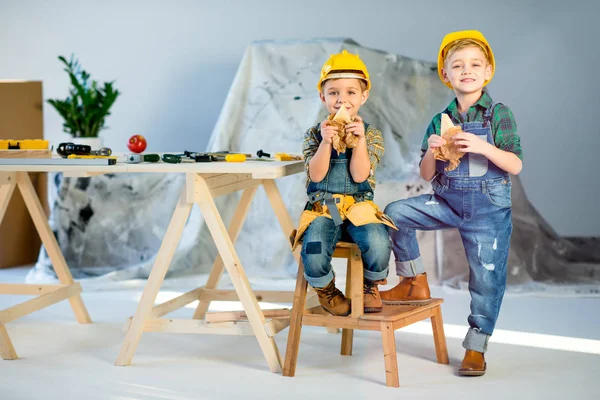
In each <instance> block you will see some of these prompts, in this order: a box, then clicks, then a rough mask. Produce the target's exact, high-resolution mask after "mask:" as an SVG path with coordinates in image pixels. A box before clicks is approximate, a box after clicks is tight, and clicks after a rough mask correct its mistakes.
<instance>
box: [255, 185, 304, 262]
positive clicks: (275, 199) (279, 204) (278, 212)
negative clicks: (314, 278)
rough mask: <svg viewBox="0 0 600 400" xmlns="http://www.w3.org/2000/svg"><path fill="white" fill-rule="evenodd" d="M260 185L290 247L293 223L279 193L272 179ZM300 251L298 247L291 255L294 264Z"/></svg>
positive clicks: (298, 258)
mask: <svg viewBox="0 0 600 400" xmlns="http://www.w3.org/2000/svg"><path fill="white" fill-rule="evenodd" d="M262 184H263V187H264V189H265V193H266V194H267V198H268V199H269V202H270V203H271V207H272V208H273V211H275V216H276V217H277V221H279V226H281V230H282V231H283V236H284V238H285V241H286V243H288V244H289V245H290V247H291V243H290V240H289V237H290V234H291V233H292V231H293V230H294V222H293V221H292V217H291V216H290V213H289V212H288V210H287V207H286V206H285V204H284V202H283V199H282V197H281V193H280V192H279V189H277V185H276V184H275V181H274V180H272V179H264V180H263V181H262ZM300 250H301V248H300V247H298V248H296V250H295V251H294V252H293V253H292V254H293V255H294V258H295V259H296V262H298V261H299V260H300Z"/></svg>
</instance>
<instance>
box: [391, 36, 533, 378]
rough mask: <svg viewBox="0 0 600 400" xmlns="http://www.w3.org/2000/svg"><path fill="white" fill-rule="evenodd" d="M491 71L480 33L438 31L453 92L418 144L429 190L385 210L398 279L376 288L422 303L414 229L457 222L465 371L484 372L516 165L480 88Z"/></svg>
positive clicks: (514, 143) (442, 66) (498, 108)
mask: <svg viewBox="0 0 600 400" xmlns="http://www.w3.org/2000/svg"><path fill="white" fill-rule="evenodd" d="M495 71H496V62H495V59H494V54H493V53H492V48H491V47H490V45H489V43H488V41H487V40H486V38H485V37H484V36H483V35H482V34H481V33H480V32H478V31H473V30H470V31H460V32H453V33H450V34H448V35H446V36H445V37H444V39H443V41H442V44H441V46H440V50H439V53H438V74H439V77H440V79H441V80H442V82H443V83H444V84H445V85H446V86H448V87H449V88H450V89H452V90H453V91H454V93H455V95H456V98H455V99H454V100H453V101H452V102H451V103H450V105H448V107H447V108H446V109H445V110H444V111H443V112H442V113H440V114H437V115H436V116H435V117H434V118H433V120H432V121H431V124H430V125H429V128H428V129H427V132H426V134H425V138H424V140H423V144H422V146H421V150H422V158H421V164H420V173H421V177H422V178H423V179H425V180H427V181H431V185H432V187H433V190H434V193H433V194H431V195H429V194H427V195H421V196H416V197H412V198H409V199H405V200H399V201H396V202H393V203H391V204H389V205H388V206H387V207H386V209H385V212H386V214H387V215H389V216H390V217H391V218H392V220H393V221H394V222H395V224H396V226H397V227H398V230H389V232H390V237H391V238H392V249H393V251H394V255H395V259H396V272H397V274H398V276H400V277H402V279H401V281H400V283H399V284H398V285H397V286H395V287H394V288H393V289H391V290H389V291H385V292H382V293H381V297H382V299H383V302H384V303H386V304H424V303H427V302H429V301H430V299H431V298H430V292H429V286H428V283H427V276H426V273H425V269H424V266H423V261H422V259H421V255H420V252H419V246H418V243H417V239H416V236H415V230H417V229H418V230H438V229H445V228H458V230H459V232H460V235H461V237H462V241H463V245H464V248H465V254H466V256H467V260H468V263H469V270H470V278H469V291H470V293H471V313H470V315H469V317H468V323H469V326H470V327H469V330H468V332H467V335H466V338H465V340H464V342H463V347H464V348H465V349H466V352H465V357H464V359H463V362H462V364H461V366H460V368H459V371H458V372H459V374H460V375H469V376H479V375H483V374H485V371H486V363H485V359H484V353H485V351H486V350H487V344H488V339H489V337H490V336H491V334H492V332H493V330H494V327H495V325H496V320H497V318H498V313H499V311H500V304H501V303H502V298H503V296H504V290H505V287H506V262H507V257H508V248H509V244H510V237H511V233H512V222H511V183H510V176H509V174H518V173H519V172H520V171H521V168H522V165H523V164H522V160H521V159H522V151H521V145H520V138H519V136H518V134H517V125H516V123H515V119H514V117H513V114H512V112H511V111H510V109H509V108H508V107H506V106H505V105H503V104H501V103H496V102H494V101H493V100H492V98H491V97H490V95H489V94H488V93H487V92H486V91H485V90H484V88H485V86H486V85H487V84H488V83H489V82H490V81H491V80H492V77H493V76H494V73H495ZM443 114H446V116H443ZM448 117H449V118H448ZM444 121H445V122H444ZM453 125H454V127H453ZM442 135H443V136H445V138H444V137H442Z"/></svg>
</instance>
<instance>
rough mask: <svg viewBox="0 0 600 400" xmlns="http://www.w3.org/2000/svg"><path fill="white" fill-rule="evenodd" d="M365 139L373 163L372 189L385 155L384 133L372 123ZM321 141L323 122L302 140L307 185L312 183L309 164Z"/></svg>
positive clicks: (370, 182) (370, 178)
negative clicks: (376, 171) (378, 167)
mask: <svg viewBox="0 0 600 400" xmlns="http://www.w3.org/2000/svg"><path fill="white" fill-rule="evenodd" d="M365 139H366V141H367V152H368V153H369V161H370V163H371V173H370V174H369V179H368V181H369V185H370V186H371V189H375V170H376V169H377V166H378V165H379V162H380V161H381V157H383V153H384V151H385V148H384V145H383V135H382V134H381V132H380V131H379V130H377V129H375V128H373V127H372V126H371V125H369V126H368V127H367V129H366V130H365ZM320 143H321V124H317V125H316V126H313V127H312V128H310V129H308V130H307V131H306V133H305V134H304V141H303V142H302V154H304V168H305V170H306V186H307V187H308V184H309V183H310V175H309V173H308V165H309V163H310V160H311V159H312V158H313V156H314V155H315V153H316V152H317V150H319V144H320Z"/></svg>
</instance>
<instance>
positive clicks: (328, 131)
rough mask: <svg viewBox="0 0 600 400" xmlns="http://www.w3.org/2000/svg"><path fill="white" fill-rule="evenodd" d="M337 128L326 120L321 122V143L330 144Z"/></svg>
mask: <svg viewBox="0 0 600 400" xmlns="http://www.w3.org/2000/svg"><path fill="white" fill-rule="evenodd" d="M337 132H338V130H337V127H336V126H335V125H333V124H332V123H331V121H330V120H328V119H326V120H325V121H323V122H321V136H322V137H323V143H327V144H332V143H333V135H337Z"/></svg>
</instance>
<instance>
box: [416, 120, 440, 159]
mask: <svg viewBox="0 0 600 400" xmlns="http://www.w3.org/2000/svg"><path fill="white" fill-rule="evenodd" d="M441 121H442V114H437V115H436V116H435V117H433V119H432V120H431V123H430V124H429V126H428V127H427V131H426V132H425V137H424V138H423V142H422V143H421V161H423V157H424V156H425V153H426V152H427V149H428V148H429V143H428V142H427V140H428V139H429V137H430V136H431V135H435V134H437V132H439V131H440V124H441ZM421 161H419V165H421Z"/></svg>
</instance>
